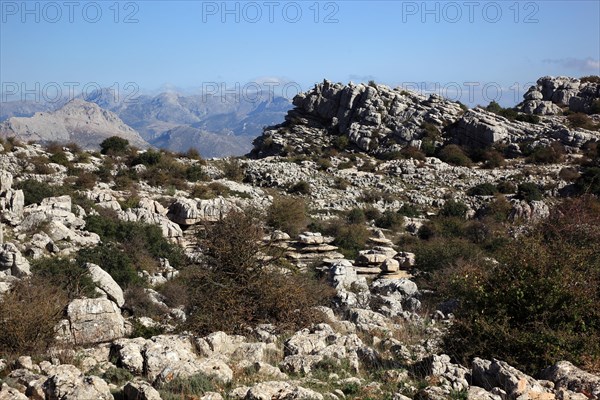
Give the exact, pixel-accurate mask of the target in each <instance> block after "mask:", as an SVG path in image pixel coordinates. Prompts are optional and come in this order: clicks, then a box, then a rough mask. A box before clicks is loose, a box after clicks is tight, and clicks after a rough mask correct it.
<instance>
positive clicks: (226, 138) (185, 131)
mask: <svg viewBox="0 0 600 400" xmlns="http://www.w3.org/2000/svg"><path fill="white" fill-rule="evenodd" d="M252 140H253V138H252V137H251V136H233V135H223V134H216V133H212V132H207V131H204V130H202V129H198V128H194V127H191V126H184V125H181V126H178V127H176V128H173V129H171V130H169V131H167V132H164V133H163V134H162V135H160V136H158V137H157V138H154V140H152V145H153V146H156V147H158V148H161V149H167V150H170V151H174V152H181V153H182V152H186V151H187V150H189V149H191V148H194V149H196V150H198V152H199V153H200V154H201V155H202V156H203V157H206V158H212V157H224V156H230V155H240V154H244V153H246V152H247V151H248V150H247V149H248V148H251V147H252Z"/></svg>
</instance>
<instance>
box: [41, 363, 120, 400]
mask: <svg viewBox="0 0 600 400" xmlns="http://www.w3.org/2000/svg"><path fill="white" fill-rule="evenodd" d="M43 390H44V393H45V394H46V400H113V395H112V394H111V393H110V388H109V387H108V384H107V383H106V382H104V381H103V380H102V379H100V378H99V377H97V376H84V375H83V373H81V371H80V370H79V369H77V368H76V367H75V366H73V365H69V364H64V365H58V366H55V367H54V368H53V371H52V373H51V374H50V376H49V377H48V380H47V381H46V382H45V383H44V385H43Z"/></svg>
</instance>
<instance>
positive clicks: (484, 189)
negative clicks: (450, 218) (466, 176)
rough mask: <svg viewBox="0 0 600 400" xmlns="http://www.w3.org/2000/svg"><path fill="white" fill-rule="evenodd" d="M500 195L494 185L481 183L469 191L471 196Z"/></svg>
mask: <svg viewBox="0 0 600 400" xmlns="http://www.w3.org/2000/svg"><path fill="white" fill-rule="evenodd" d="M496 193H498V188H497V187H496V185H494V184H492V183H481V184H479V185H476V186H473V187H472V188H470V189H469V190H467V194H468V195H469V196H493V195H495V194H496Z"/></svg>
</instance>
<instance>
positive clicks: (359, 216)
mask: <svg viewBox="0 0 600 400" xmlns="http://www.w3.org/2000/svg"><path fill="white" fill-rule="evenodd" d="M346 220H347V221H348V223H349V224H364V223H365V222H367V217H366V216H365V212H364V211H363V210H362V209H361V208H353V209H351V210H350V211H348V212H347V213H346Z"/></svg>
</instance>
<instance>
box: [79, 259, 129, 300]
mask: <svg viewBox="0 0 600 400" xmlns="http://www.w3.org/2000/svg"><path fill="white" fill-rule="evenodd" d="M86 268H87V270H88V272H89V274H90V276H91V277H92V281H94V284H95V285H96V287H97V288H98V289H99V290H100V291H101V292H102V294H104V295H105V296H108V298H109V299H110V300H112V301H114V302H115V303H116V304H117V305H118V306H119V307H123V305H124V304H125V298H124V296H123V289H121V287H120V286H119V284H118V283H117V282H115V280H114V279H113V278H112V276H110V274H109V273H108V272H106V271H105V270H103V269H102V268H100V267H99V266H97V265H96V264H92V263H88V264H86Z"/></svg>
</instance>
